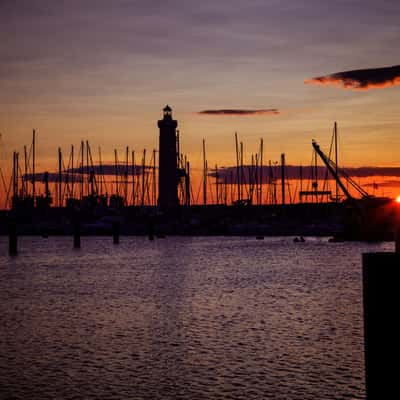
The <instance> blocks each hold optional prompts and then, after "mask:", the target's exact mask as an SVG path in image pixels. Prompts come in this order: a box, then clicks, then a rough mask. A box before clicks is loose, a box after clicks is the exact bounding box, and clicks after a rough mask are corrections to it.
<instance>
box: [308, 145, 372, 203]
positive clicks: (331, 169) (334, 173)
mask: <svg viewBox="0 0 400 400" xmlns="http://www.w3.org/2000/svg"><path fill="white" fill-rule="evenodd" d="M312 146H313V148H314V150H315V152H316V153H317V154H318V155H319V157H320V158H321V160H322V161H323V163H324V164H325V166H326V168H327V169H328V171H329V172H330V173H331V174H332V176H333V178H334V179H335V181H336V182H337V184H338V186H339V187H340V189H342V191H343V193H344V195H345V196H346V198H347V199H349V200H355V199H354V197H353V196H352V195H351V194H350V192H349V191H348V190H347V188H346V186H345V185H344V184H343V182H342V180H341V179H340V177H339V172H340V174H341V175H342V176H343V177H344V179H345V180H346V182H348V183H349V184H350V185H351V186H352V187H353V188H354V189H355V190H356V191H357V193H359V194H360V195H361V198H363V199H365V198H371V197H373V196H371V195H370V194H369V193H368V192H367V191H366V190H365V189H363V188H362V187H361V186H360V185H359V184H357V182H355V181H354V180H353V179H352V178H351V177H350V176H349V175H348V174H347V173H346V172H345V171H344V170H341V169H338V167H337V165H336V163H335V162H334V161H333V160H331V159H330V158H329V157H328V156H327V155H326V154H325V153H324V152H323V151H322V150H321V149H320V147H319V145H318V143H317V142H316V141H315V140H313V141H312Z"/></svg>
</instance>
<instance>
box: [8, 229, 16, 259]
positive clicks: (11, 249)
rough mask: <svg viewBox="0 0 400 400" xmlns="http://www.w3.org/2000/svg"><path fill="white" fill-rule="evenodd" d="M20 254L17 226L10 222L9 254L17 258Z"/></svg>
mask: <svg viewBox="0 0 400 400" xmlns="http://www.w3.org/2000/svg"><path fill="white" fill-rule="evenodd" d="M17 253H18V236H17V224H16V223H15V222H13V221H10V222H9V224H8V254H9V255H10V256H15V255H17Z"/></svg>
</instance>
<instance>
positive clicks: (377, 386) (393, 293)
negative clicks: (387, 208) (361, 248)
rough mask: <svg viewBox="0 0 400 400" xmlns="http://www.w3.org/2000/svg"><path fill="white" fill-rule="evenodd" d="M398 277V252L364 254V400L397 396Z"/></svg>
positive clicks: (399, 265)
mask: <svg viewBox="0 0 400 400" xmlns="http://www.w3.org/2000/svg"><path fill="white" fill-rule="evenodd" d="M399 278H400V253H392V252H387V253H366V254H363V302H364V342H365V377H366V391H367V400H381V399H391V398H397V397H399V392H400V390H399V385H398V367H397V366H398V357H399V341H400V328H399V324H398V315H399V299H400V292H399V282H400V280H399ZM396 393H397V395H396Z"/></svg>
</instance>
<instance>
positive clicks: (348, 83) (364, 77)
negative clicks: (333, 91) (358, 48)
mask: <svg viewBox="0 0 400 400" xmlns="http://www.w3.org/2000/svg"><path fill="white" fill-rule="evenodd" d="M304 83H307V84H313V85H323V86H338V87H341V88H343V89H353V90H368V89H378V88H385V87H390V86H400V65H394V66H392V67H383V68H368V69H356V70H353V71H344V72H336V73H334V74H330V75H325V76H318V77H315V78H311V79H308V80H306V81H304Z"/></svg>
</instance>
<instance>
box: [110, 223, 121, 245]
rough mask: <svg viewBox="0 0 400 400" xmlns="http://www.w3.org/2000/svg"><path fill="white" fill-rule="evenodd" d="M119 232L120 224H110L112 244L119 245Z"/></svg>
mask: <svg viewBox="0 0 400 400" xmlns="http://www.w3.org/2000/svg"><path fill="white" fill-rule="evenodd" d="M119 231H120V224H119V222H118V221H115V222H113V223H112V236H113V243H114V244H119Z"/></svg>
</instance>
